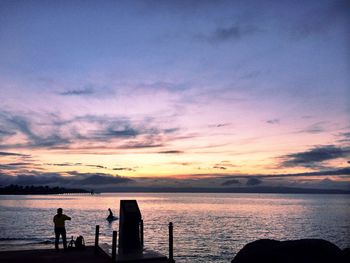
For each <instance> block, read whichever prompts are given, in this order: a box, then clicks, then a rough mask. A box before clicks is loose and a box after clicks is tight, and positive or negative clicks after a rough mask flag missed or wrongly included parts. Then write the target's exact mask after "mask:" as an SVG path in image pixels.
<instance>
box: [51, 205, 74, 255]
mask: <svg viewBox="0 0 350 263" xmlns="http://www.w3.org/2000/svg"><path fill="white" fill-rule="evenodd" d="M66 220H71V218H70V217H69V216H66V215H65V214H63V209H62V208H58V209H57V215H55V216H54V217H53V222H54V223H55V237H56V239H55V248H56V250H58V243H59V240H60V235H61V236H62V240H63V248H64V249H65V250H66V249H67V238H66V228H65V225H64V222H65V221H66Z"/></svg>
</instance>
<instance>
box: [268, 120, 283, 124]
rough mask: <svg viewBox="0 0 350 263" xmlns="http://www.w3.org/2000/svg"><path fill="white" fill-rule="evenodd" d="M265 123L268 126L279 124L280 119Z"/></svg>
mask: <svg viewBox="0 0 350 263" xmlns="http://www.w3.org/2000/svg"><path fill="white" fill-rule="evenodd" d="M266 123H268V124H279V123H280V119H271V120H267V121H266Z"/></svg>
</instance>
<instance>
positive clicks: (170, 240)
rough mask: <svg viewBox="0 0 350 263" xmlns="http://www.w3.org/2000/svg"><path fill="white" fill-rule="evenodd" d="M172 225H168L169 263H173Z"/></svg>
mask: <svg viewBox="0 0 350 263" xmlns="http://www.w3.org/2000/svg"><path fill="white" fill-rule="evenodd" d="M173 242H174V241H173V223H172V222H170V223H169V262H170V263H175V260H174V251H173V250H174V243H173Z"/></svg>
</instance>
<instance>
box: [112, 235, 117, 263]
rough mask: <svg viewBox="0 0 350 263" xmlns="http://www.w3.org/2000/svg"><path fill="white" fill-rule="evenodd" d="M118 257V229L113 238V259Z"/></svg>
mask: <svg viewBox="0 0 350 263" xmlns="http://www.w3.org/2000/svg"><path fill="white" fill-rule="evenodd" d="M116 259H117V231H113V238H112V261H113V262H115V260H116Z"/></svg>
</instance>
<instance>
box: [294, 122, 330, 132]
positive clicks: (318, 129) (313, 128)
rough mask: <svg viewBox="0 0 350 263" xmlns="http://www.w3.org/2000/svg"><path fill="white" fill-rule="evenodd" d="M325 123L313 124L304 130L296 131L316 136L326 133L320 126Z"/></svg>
mask: <svg viewBox="0 0 350 263" xmlns="http://www.w3.org/2000/svg"><path fill="white" fill-rule="evenodd" d="M325 123H326V122H324V121H321V122H317V123H314V124H312V125H310V126H309V127H307V128H306V129H303V130H300V131H298V133H311V134H317V133H321V132H324V131H326V129H325V128H324V127H323V126H322V124H325Z"/></svg>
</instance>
